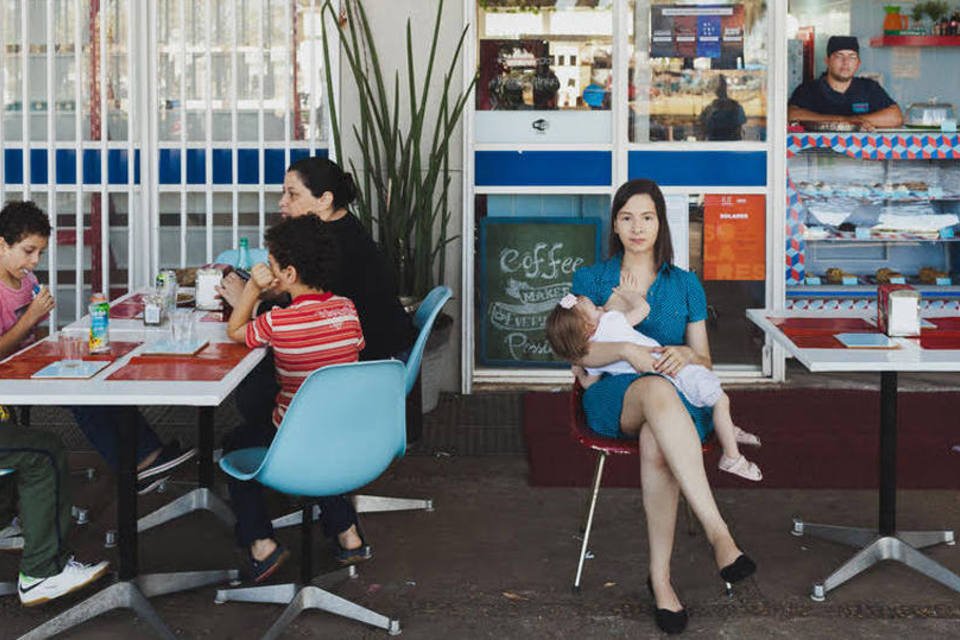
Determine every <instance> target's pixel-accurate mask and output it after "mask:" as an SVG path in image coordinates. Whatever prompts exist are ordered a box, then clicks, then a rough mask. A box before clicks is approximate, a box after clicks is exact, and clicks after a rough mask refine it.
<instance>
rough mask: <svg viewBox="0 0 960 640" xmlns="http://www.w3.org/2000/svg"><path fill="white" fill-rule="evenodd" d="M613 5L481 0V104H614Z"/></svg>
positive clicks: (495, 107) (482, 107) (502, 107)
mask: <svg viewBox="0 0 960 640" xmlns="http://www.w3.org/2000/svg"><path fill="white" fill-rule="evenodd" d="M611 5H612V3H611V1H610V0H588V1H586V2H584V1H582V0H580V1H573V0H543V1H536V2H530V1H529V0H480V1H479V2H478V9H477V12H478V16H477V24H478V25H479V31H480V43H479V52H478V59H479V63H480V65H479V66H480V78H479V82H478V84H477V92H476V107H477V110H478V111H520V110H556V109H560V110H584V111H590V110H609V109H610V88H611V86H612V82H613V76H612V44H613V12H612V6H611Z"/></svg>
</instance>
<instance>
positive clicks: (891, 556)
mask: <svg viewBox="0 0 960 640" xmlns="http://www.w3.org/2000/svg"><path fill="white" fill-rule="evenodd" d="M790 533H791V534H793V535H795V536H803V535H808V534H809V535H812V536H815V537H817V538H823V539H824V540H830V541H832V542H839V543H840V544H844V545H847V546H850V547H855V548H859V549H860V550H859V551H857V553H855V554H854V555H853V557H851V558H850V559H849V560H847V561H846V562H845V563H843V564H842V565H841V566H840V568H838V569H837V570H836V571H834V572H833V573H831V574H830V575H829V576H827V577H826V578H825V579H824V580H823V581H822V582H817V583H815V584H814V585H813V589H812V590H811V592H810V598H811V599H812V600H813V601H815V602H823V601H824V600H826V597H827V592H828V591H832V590H833V589H836V588H837V587H839V586H840V585H842V584H843V583H845V582H847V581H848V580H850V579H852V578H854V577H856V576H857V575H859V574H861V573H863V572H864V571H866V570H867V569H869V568H870V567H872V566H873V565H875V564H877V563H879V562H880V561H882V560H896V561H897V562H902V563H903V564H905V565H907V566H908V567H910V568H911V569H913V570H915V571H918V572H920V573H922V574H923V575H925V576H927V577H928V578H932V579H933V580H936V581H937V582H939V583H940V584H942V585H944V586H946V587H948V588H950V589H953V590H954V591H957V592H960V576H958V575H957V574H955V573H954V572H952V571H950V570H949V569H947V568H946V567H945V566H943V565H942V564H940V563H939V562H937V561H935V560H933V559H931V558H928V557H927V556H925V555H923V554H922V553H920V552H919V551H918V549H923V548H925V547H931V546H934V545H937V544H947V545H954V544H956V539H955V537H954V533H953V531H898V532H897V533H896V535H892V536H881V535H879V533H878V532H877V530H876V529H866V528H860V527H841V526H836V525H830V524H812V523H808V522H804V521H803V520H800V519H799V518H795V519H794V520H793V529H792V530H791V531H790Z"/></svg>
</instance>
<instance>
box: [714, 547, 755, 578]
mask: <svg viewBox="0 0 960 640" xmlns="http://www.w3.org/2000/svg"><path fill="white" fill-rule="evenodd" d="M756 571H757V563H756V562H754V561H753V560H751V559H750V556H748V555H747V554H745V553H741V554H740V555H739V556H737V559H736V560H734V561H733V562H731V563H730V564H728V565H727V566H725V567H724V568H723V569H720V577H721V578H723V581H724V582H726V583H727V584H728V585H731V584H736V583H737V582H740V581H741V580H745V579H746V578H749V577H750V576H752V575H753V574H754V573H756Z"/></svg>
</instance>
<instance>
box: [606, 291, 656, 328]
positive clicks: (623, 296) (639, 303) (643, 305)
mask: <svg viewBox="0 0 960 640" xmlns="http://www.w3.org/2000/svg"><path fill="white" fill-rule="evenodd" d="M604 309H606V310H607V311H620V312H622V313H623V315H624V316H625V317H626V318H627V322H629V323H630V326H631V327H633V326H636V325H638V324H640V323H641V322H643V321H644V320H646V318H647V316H648V315H650V303H649V302H647V299H646V298H644V297H643V294H642V293H640V292H639V291H630V290H624V289H622V288H621V287H615V288H614V290H613V293H612V294H611V295H610V299H609V300H607V304H606V306H604Z"/></svg>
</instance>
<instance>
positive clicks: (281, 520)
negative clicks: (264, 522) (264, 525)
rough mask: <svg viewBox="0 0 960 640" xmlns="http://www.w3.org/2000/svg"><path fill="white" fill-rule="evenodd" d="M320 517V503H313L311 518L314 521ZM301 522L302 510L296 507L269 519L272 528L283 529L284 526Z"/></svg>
mask: <svg viewBox="0 0 960 640" xmlns="http://www.w3.org/2000/svg"><path fill="white" fill-rule="evenodd" d="M319 519H320V505H318V504H315V505H313V520H314V522H316V521H317V520H319ZM302 522H303V510H302V509H298V510H297V511H294V512H292V513H288V514H286V515H284V516H279V517H277V518H274V519H273V520H271V521H270V524H271V525H272V526H273V528H274V529H283V528H284V527H292V526H294V525H298V524H301V523H302Z"/></svg>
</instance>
